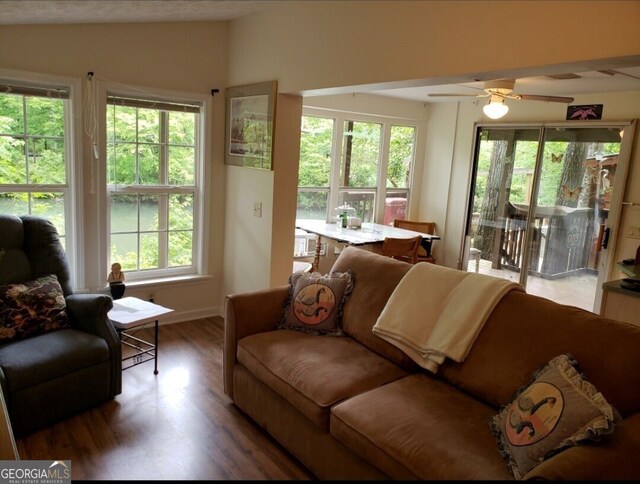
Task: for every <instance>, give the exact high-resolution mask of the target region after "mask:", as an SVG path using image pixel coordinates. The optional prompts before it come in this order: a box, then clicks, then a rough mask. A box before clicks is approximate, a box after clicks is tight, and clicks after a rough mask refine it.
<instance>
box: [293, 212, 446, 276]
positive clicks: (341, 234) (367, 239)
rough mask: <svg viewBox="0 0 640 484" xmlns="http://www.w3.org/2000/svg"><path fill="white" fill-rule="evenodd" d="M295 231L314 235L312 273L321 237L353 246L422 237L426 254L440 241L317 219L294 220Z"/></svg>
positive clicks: (374, 225) (410, 232)
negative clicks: (314, 248)
mask: <svg viewBox="0 0 640 484" xmlns="http://www.w3.org/2000/svg"><path fill="white" fill-rule="evenodd" d="M296 229H300V230H304V231H305V232H308V233H311V234H315V235H316V250H315V253H314V257H313V262H312V268H311V271H313V272H315V271H317V270H318V266H319V264H320V254H321V251H322V238H323V237H324V238H326V239H331V240H334V241H336V242H340V243H344V244H348V245H353V246H366V245H373V246H377V245H380V246H381V245H382V243H383V242H384V239H385V238H387V237H393V238H398V239H410V238H412V237H416V236H417V235H420V236H422V242H423V246H424V247H425V249H426V250H427V252H428V253H430V252H431V243H432V242H433V241H434V240H440V236H438V235H434V234H425V233H422V232H415V231H413V230H407V229H401V228H398V227H393V226H392V225H384V224H378V223H373V222H363V223H362V226H361V227H358V228H347V227H343V226H342V224H340V223H337V222H327V221H325V220H319V219H296Z"/></svg>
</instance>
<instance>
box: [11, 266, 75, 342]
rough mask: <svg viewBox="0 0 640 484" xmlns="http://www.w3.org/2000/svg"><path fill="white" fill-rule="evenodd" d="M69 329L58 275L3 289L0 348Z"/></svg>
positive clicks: (15, 284) (69, 324)
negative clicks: (20, 340)
mask: <svg viewBox="0 0 640 484" xmlns="http://www.w3.org/2000/svg"><path fill="white" fill-rule="evenodd" d="M70 326H71V323H70V321H69V316H68V314H67V311H66V304H65V300H64V294H63V292H62V287H60V283H59V282H58V278H57V277H56V276H55V274H51V275H48V276H43V277H39V278H38V279H36V280H34V281H28V282H22V283H14V284H6V285H3V286H0V344H1V343H7V342H9V341H14V340H19V339H25V338H29V337H31V336H36V335H38V334H43V333H47V332H49V331H55V330H57V329H62V328H68V327H70Z"/></svg>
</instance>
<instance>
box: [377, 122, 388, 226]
mask: <svg viewBox="0 0 640 484" xmlns="http://www.w3.org/2000/svg"><path fill="white" fill-rule="evenodd" d="M380 143H381V145H380V150H379V153H380V155H379V156H380V158H379V163H378V184H377V185H378V186H377V189H376V213H375V217H374V222H377V223H382V221H383V220H384V208H385V203H386V198H387V170H388V168H389V147H390V145H391V123H384V124H383V125H382V130H381V133H380Z"/></svg>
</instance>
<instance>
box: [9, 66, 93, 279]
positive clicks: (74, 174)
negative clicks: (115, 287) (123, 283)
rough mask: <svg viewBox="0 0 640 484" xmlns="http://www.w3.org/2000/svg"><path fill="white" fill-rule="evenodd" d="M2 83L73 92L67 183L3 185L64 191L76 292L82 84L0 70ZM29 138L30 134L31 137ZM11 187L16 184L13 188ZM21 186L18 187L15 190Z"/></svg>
mask: <svg viewBox="0 0 640 484" xmlns="http://www.w3.org/2000/svg"><path fill="white" fill-rule="evenodd" d="M0 82H6V83H7V84H19V85H24V86H25V87H36V88H44V89H47V88H48V89H64V90H67V91H68V92H69V96H68V98H67V99H66V103H65V106H64V136H63V138H64V157H65V178H66V180H65V183H63V184H19V185H8V184H4V185H1V186H0V188H2V190H3V191H19V192H43V191H55V192H60V193H62V194H63V196H64V199H65V203H64V225H65V228H64V247H65V256H66V259H67V262H68V266H69V275H70V282H71V287H72V289H73V290H74V291H76V290H78V289H79V288H84V287H85V284H86V281H85V271H84V264H83V261H84V245H83V241H82V240H81V239H80V237H79V234H82V233H84V223H83V220H84V218H83V217H84V211H83V204H82V203H78V201H79V200H82V199H83V186H82V179H83V173H82V171H83V165H84V160H83V153H82V127H81V117H80V116H79V114H78V113H79V112H80V111H81V109H82V106H83V105H82V84H81V82H80V80H78V79H76V78H70V77H65V76H56V75H49V74H39V73H34V72H26V71H18V70H11V69H0ZM27 139H28V136H27ZM11 187H14V189H13V190H12V189H11ZM15 188H17V190H15Z"/></svg>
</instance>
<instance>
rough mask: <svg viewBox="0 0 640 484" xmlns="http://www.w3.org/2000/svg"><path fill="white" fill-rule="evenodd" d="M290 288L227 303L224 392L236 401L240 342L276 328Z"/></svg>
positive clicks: (244, 295) (235, 297)
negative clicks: (237, 349)
mask: <svg viewBox="0 0 640 484" xmlns="http://www.w3.org/2000/svg"><path fill="white" fill-rule="evenodd" d="M288 295H289V286H280V287H275V288H272V289H264V290H262V291H255V292H247V293H241V294H231V295H229V296H227V297H226V298H225V303H224V362H223V365H224V367H223V374H224V392H225V393H226V394H227V395H229V397H231V399H233V368H234V366H235V364H236V348H237V344H238V341H240V340H241V339H242V338H244V337H245V336H249V335H252V334H256V333H262V332H264V331H270V330H273V329H275V328H276V324H277V323H278V321H279V320H280V317H281V316H282V311H283V307H284V303H285V301H286V300H287V296H288Z"/></svg>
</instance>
